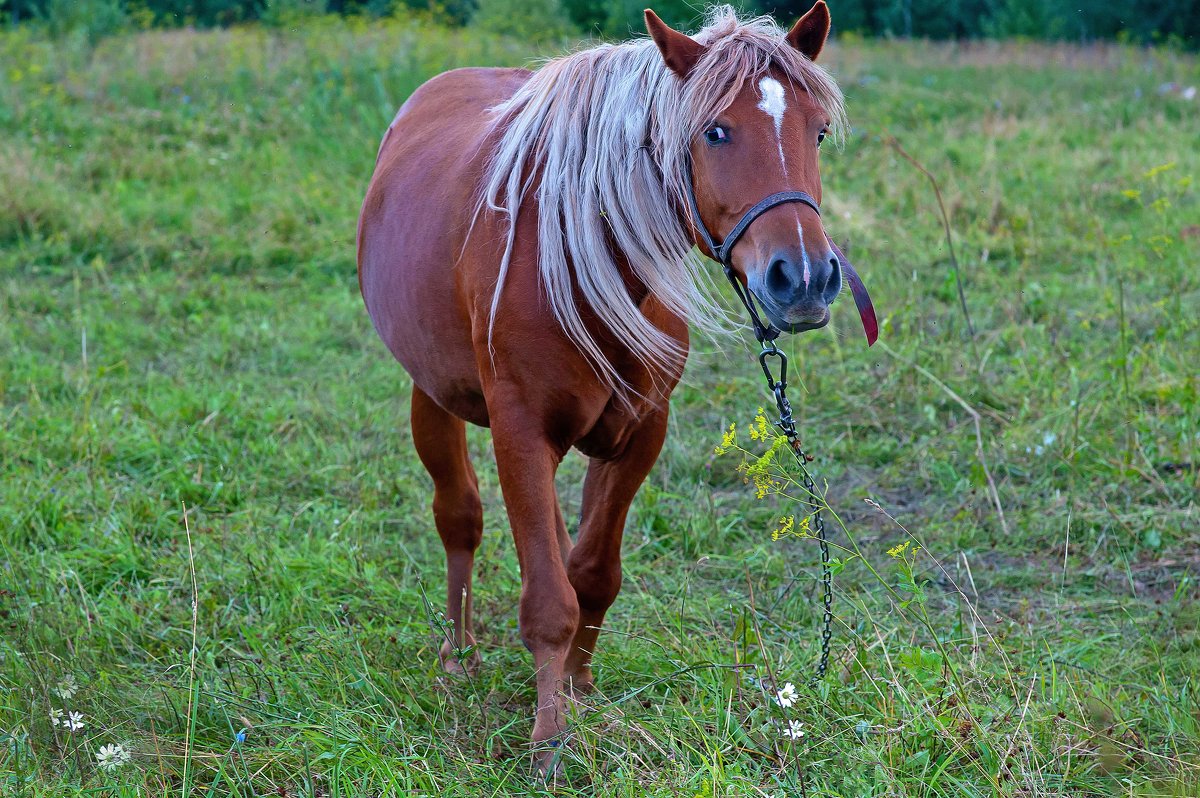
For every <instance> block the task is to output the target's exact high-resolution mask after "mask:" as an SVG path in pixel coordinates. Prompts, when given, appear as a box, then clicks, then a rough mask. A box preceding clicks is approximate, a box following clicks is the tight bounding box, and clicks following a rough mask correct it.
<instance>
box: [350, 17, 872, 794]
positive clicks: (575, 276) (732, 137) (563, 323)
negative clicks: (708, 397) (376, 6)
mask: <svg viewBox="0 0 1200 798" xmlns="http://www.w3.org/2000/svg"><path fill="white" fill-rule="evenodd" d="M645 22H646V29H647V31H648V33H649V38H640V39H636V40H632V41H628V42H624V43H619V44H600V45H598V46H594V47H591V48H590V49H582V50H579V51H577V52H574V53H572V54H569V55H565V56H562V57H559V58H555V59H552V60H550V61H548V62H547V63H545V64H544V65H543V66H541V68H539V69H537V70H536V71H531V70H526V69H484V68H468V69H458V70H454V71H450V72H446V73H443V74H441V75H439V76H437V77H435V78H433V79H431V80H430V81H428V82H427V83H425V84H423V85H422V86H421V87H419V88H418V89H417V90H416V91H415V92H414V93H413V94H412V96H411V97H409V99H408V100H407V101H406V102H405V103H404V104H403V106H402V107H401V108H400V110H399V112H398V113H397V114H396V117H395V119H394V120H393V121H392V123H391V125H390V126H389V127H388V129H387V132H386V134H385V135H384V137H383V140H382V142H381V143H380V146H379V150H378V155H377V158H376V165H375V170H374V173H373V175H372V178H371V181H370V184H369V186H368V188H367V191H366V196H365V198H364V200H363V204H362V211H361V214H360V217H359V221H358V235H357V248H358V275H359V287H360V289H361V292H362V296H363V299H364V302H365V304H366V308H367V311H368V313H369V315H370V317H371V321H372V323H373V324H374V327H375V330H376V331H377V332H378V334H379V336H380V338H382V340H383V342H384V343H385V344H386V346H387V348H388V349H389V350H390V351H391V353H392V354H393V355H394V356H395V358H396V359H397V360H398V361H399V362H400V363H401V365H402V366H403V367H404V368H405V369H406V370H407V372H408V373H409V375H410V376H411V378H412V383H413V388H412V403H411V424H412V439H413V445H414V447H415V449H416V451H417V455H418V456H419V458H420V460H421V462H422V463H423V464H424V466H425V468H426V469H427V470H428V472H429V475H430V476H431V478H432V480H433V519H434V525H435V526H436V528H437V532H438V534H439V536H440V537H441V540H442V543H443V545H444V547H445V552H446V570H447V585H446V618H447V620H448V622H449V625H450V627H451V630H450V632H449V633H448V635H447V637H448V638H449V639H447V640H446V642H445V643H444V644H443V645H442V646H441V650H440V652H439V660H440V662H441V666H442V667H443V668H444V670H445V671H447V672H450V673H462V672H464V671H465V672H468V673H470V672H473V671H474V670H475V669H476V668H477V667H478V666H479V664H480V660H479V655H478V649H477V648H476V640H475V636H474V634H473V630H472V622H471V610H472V568H473V565H474V560H475V552H476V549H477V548H478V546H479V544H480V540H481V537H482V531H483V512H482V505H481V502H480V496H479V489H478V483H477V480H476V475H475V472H474V470H473V467H472V464H471V461H470V459H469V457H468V452H467V442H466V433H465V429H466V424H467V423H471V424H475V425H479V426H482V427H490V428H491V436H492V442H493V447H494V451H495V459H496V467H497V471H498V473H499V478H500V487H501V492H502V495H503V499H504V504H505V507H506V510H507V513H508V519H509V522H510V524H511V527H512V535H513V540H514V542H515V547H516V553H517V558H518V561H519V564H520V571H521V594H520V603H519V609H518V621H519V631H520V638H521V640H522V642H523V643H524V644H525V646H526V648H528V650H529V651H530V652H531V653H532V655H533V663H534V666H535V669H536V689H537V704H536V707H535V710H534V722H533V732H532V742H533V751H534V758H535V760H536V761H537V762H538V763H539V765H540V766H541V767H542V769H543V771H544V770H545V769H546V767H548V763H549V762H550V757H551V756H552V754H553V752H554V747H555V746H556V745H557V744H558V743H559V742H561V740H562V739H563V736H564V733H565V732H566V717H567V715H566V710H567V708H568V705H567V703H566V702H568V701H570V700H572V699H573V697H574V696H576V695H577V694H583V693H586V692H588V691H589V690H591V689H592V688H593V687H594V677H593V673H592V668H591V659H592V652H593V651H594V650H595V647H596V640H597V636H598V634H599V630H600V627H601V625H602V622H603V620H604V616H605V613H606V612H607V611H608V609H609V607H610V606H611V605H612V604H613V602H614V600H615V599H616V597H617V593H618V591H619V590H620V587H621V538H622V533H623V530H624V525H625V518H626V514H627V512H628V510H629V507H630V504H631V502H632V501H633V499H634V496H635V494H636V493H637V491H638V488H639V487H640V485H641V484H642V482H643V480H645V478H646V476H647V474H648V473H649V471H650V469H651V467H652V466H653V465H654V462H655V460H656V459H657V457H658V454H659V451H660V449H661V448H662V446H663V441H664V438H665V436H666V431H667V417H668V411H669V408H668V400H669V398H670V395H671V392H672V390H673V389H674V388H675V386H676V384H677V383H678V382H679V380H680V377H681V375H682V371H683V366H684V361H685V359H686V357H687V354H688V347H689V324H690V325H691V327H692V328H693V329H696V330H699V331H702V332H704V333H706V334H719V333H722V332H728V331H729V330H730V328H731V319H730V316H729V315H728V313H727V312H726V311H723V310H722V308H721V306H720V305H719V304H718V303H716V302H715V301H714V300H713V299H712V298H711V297H710V296H709V291H708V288H709V285H710V284H709V282H708V281H707V279H706V277H705V274H704V272H703V266H702V265H701V264H702V261H700V260H699V259H698V258H696V257H695V256H694V255H693V254H692V253H693V251H694V249H699V251H700V252H701V253H703V254H704V255H707V256H709V257H710V258H713V259H715V260H718V261H720V262H721V263H722V264H723V265H724V266H725V267H726V269H727V272H728V274H729V275H730V277H731V279H732V281H733V283H734V286H735V288H738V289H739V291H740V292H742V295H743V299H744V301H745V302H746V303H747V307H748V308H750V310H751V313H752V316H753V318H754V320H755V324H756V325H759V326H761V327H762V328H763V329H764V330H769V331H770V332H771V333H773V334H778V333H779V332H780V331H787V332H793V333H794V332H800V331H803V330H810V329H815V328H817V327H821V326H824V325H825V324H826V323H827V322H828V321H829V306H830V304H831V303H832V302H833V301H834V299H835V298H836V297H837V295H838V293H839V291H840V290H841V287H842V283H843V281H844V280H850V281H851V284H852V287H854V286H856V285H858V283H857V275H855V274H854V273H853V270H852V268H851V267H850V266H849V263H848V262H846V261H845V259H844V256H841V253H840V251H839V250H837V248H836V247H835V246H834V245H833V243H832V242H831V240H830V238H829V237H828V235H826V232H825V229H824V227H823V226H822V221H821V217H820V214H819V207H820V201H821V179H820V171H819V167H818V148H819V147H820V145H821V142H822V141H823V140H824V139H826V138H827V137H834V138H836V137H839V136H840V135H841V134H842V132H843V131H844V129H845V126H846V122H845V111H844V102H843V97H842V94H841V91H840V90H839V89H838V86H837V84H836V83H835V82H834V80H833V79H832V78H831V77H830V75H829V74H828V72H827V71H826V70H825V69H824V68H822V67H820V66H818V65H817V64H816V63H815V62H816V60H817V57H818V55H819V54H820V53H821V50H822V48H823V47H824V45H825V42H826V38H827V36H828V33H829V25H830V19H829V10H828V8H827V7H826V5H825V3H824V2H823V1H822V0H818V2H817V3H816V4H815V5H814V6H813V7H812V8H811V9H810V10H809V11H808V12H807V13H805V14H804V15H803V16H802V17H801V18H800V19H799V20H798V21H797V22H796V23H795V25H794V26H793V27H792V28H791V29H790V30H789V31H787V32H786V33H785V32H784V30H783V29H782V28H780V27H778V26H777V25H776V24H775V23H774V22H773V21H771V20H769V19H767V18H756V19H740V18H739V17H738V16H737V15H736V13H735V12H734V11H733V10H732V9H731V8H730V7H728V6H722V7H717V8H714V9H710V10H709V12H708V17H707V23H706V24H705V26H704V27H703V28H702V29H701V30H700V31H698V32H697V33H696V34H695V35H694V36H689V35H687V34H685V33H682V32H680V31H677V30H674V29H673V28H671V27H669V26H668V25H667V24H665V23H664V22H663V21H662V20H661V19H660V18H659V17H658V16H657V15H656V14H655V13H654V12H653V11H651V10H649V9H647V10H646V12H645ZM760 198H766V199H765V200H762V201H760ZM714 231H715V232H717V233H723V236H722V242H721V243H720V244H718V243H717V242H718V239H717V237H716V236H714V235H713V232H714ZM756 306H757V307H760V308H761V309H762V311H763V313H764V314H765V316H766V318H767V320H768V322H769V324H767V323H766V322H762V321H760V319H759V316H758V315H757V313H756V312H755V308H756ZM757 329H758V328H757V327H756V330H757ZM572 447H574V448H575V449H577V450H579V451H580V452H582V453H583V454H584V455H586V457H587V458H589V460H588V466H587V472H586V477H585V480H584V488H583V497H582V507H581V518H580V521H579V526H578V531H577V535H576V538H575V539H574V540H572V538H571V536H570V534H569V533H568V532H567V527H566V524H565V523H564V520H563V515H562V511H561V509H560V506H559V503H558V498H557V495H556V493H555V484H554V478H555V472H556V470H557V468H558V466H559V464H560V462H561V461H562V459H563V457H564V456H565V455H566V453H567V452H568V451H569V450H570V449H571V448H572ZM465 652H470V653H469V654H465V655H464V653H465Z"/></svg>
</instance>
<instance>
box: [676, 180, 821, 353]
mask: <svg viewBox="0 0 1200 798" xmlns="http://www.w3.org/2000/svg"><path fill="white" fill-rule="evenodd" d="M687 189H688V201H689V202H691V204H692V224H693V225H694V226H695V227H696V230H698V231H699V232H700V237H701V238H702V239H703V240H704V245H705V246H706V247H708V251H709V252H711V253H712V254H713V257H714V258H715V259H716V260H717V262H718V263H720V264H721V266H722V268H724V269H725V276H726V277H728V278H729V282H730V284H731V285H733V290H734V292H736V293H737V295H738V299H740V300H742V304H743V305H745V306H746V310H748V311H749V312H750V322H751V324H753V325H754V337H755V338H757V339H758V342H759V343H762V342H764V341H774V340H775V339H776V338H778V337H779V335H780V334H781V333H782V332H783V331H782V330H780V329H779V328H778V327H776V326H775V325H773V324H769V323H768V324H764V323H763V320H762V318H760V317H759V315H758V309H757V308H756V307H755V306H754V300H753V299H752V298H751V297H750V289H749V288H747V287H743V286H742V284H741V282H739V281H738V278H737V274H736V273H735V272H734V270H733V245H734V244H736V243H737V242H738V239H739V238H741V237H742V234H743V233H745V232H746V228H747V227H749V226H750V225H751V224H753V223H754V220H755V219H757V218H758V217H760V216H762V215H763V214H764V213H766V212H767V211H769V210H771V209H772V208H774V207H775V206H776V205H783V204H785V203H788V202H799V203H802V204H804V205H807V206H808V207H810V208H812V209H813V211H814V212H815V213H816V214H817V216H820V215H821V208H820V207H819V206H818V205H817V201H816V200H815V199H813V198H812V196H811V195H810V194H807V193H805V192H803V191H778V192H776V193H774V194H772V195H770V196H769V197H766V198H764V199H762V200H759V202H758V204H756V205H755V206H754V207H753V208H751V209H750V210H748V211H746V212H745V213H744V214H742V218H741V219H740V220H738V223H737V224H735V225H734V226H733V229H732V230H730V231H729V235H727V236H725V240H724V241H722V242H721V243H720V244H718V243H717V241H716V239H714V238H713V237H712V234H711V233H709V232H708V228H707V227H705V226H704V220H703V219H702V218H701V217H700V206H699V204H697V202H696V188H695V186H693V185H692V174H691V169H690V168H689V169H688V173H687Z"/></svg>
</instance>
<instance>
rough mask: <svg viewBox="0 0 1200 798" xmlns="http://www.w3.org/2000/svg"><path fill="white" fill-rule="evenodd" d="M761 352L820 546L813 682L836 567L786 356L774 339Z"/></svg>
mask: <svg viewBox="0 0 1200 798" xmlns="http://www.w3.org/2000/svg"><path fill="white" fill-rule="evenodd" d="M759 343H760V344H762V352H760V353H759V355H758V364H759V365H760V366H762V370H763V374H765V375H766V377H767V388H768V390H770V391H771V394H772V395H773V396H774V397H775V406H776V408H778V410H779V420H778V421H776V422H775V426H776V427H779V429H780V430H781V431H782V432H783V434H784V435H785V436H786V437H787V441H788V447H789V448H790V449H791V450H792V454H793V455H794V456H795V458H796V463H797V464H798V465H799V466H800V474H801V484H802V485H803V486H804V490H805V492H806V493H807V494H808V496H807V499H806V501H807V503H808V506H809V508H810V509H811V510H812V514H811V516H810V517H811V518H812V525H813V526H814V527H816V531H817V542H818V543H819V544H820V545H821V601H822V603H823V604H824V610H825V616H824V618H823V619H822V625H821V658H820V660H818V662H817V672H816V675H815V677H814V679H813V681H820V680H821V679H823V678H825V671H826V670H827V669H828V667H829V641H830V638H832V637H833V569H832V568H831V567H830V564H829V539H828V538H827V537H826V536H825V516H824V514H823V513H822V512H821V501H820V500H819V499H818V497H817V485H816V482H815V481H814V480H813V478H812V474H810V473H809V471H808V464H809V463H810V462H812V459H813V458H812V456H811V455H808V454H806V453H805V451H804V449H803V447H802V445H801V443H800V435H799V433H797V432H796V420H795V419H794V418H792V403H791V402H789V401H788V398H787V363H788V361H787V356H786V355H784V354H783V352H781V351H780V350H779V348H778V347H777V346H775V343H774V342H773V341H767V340H762V339H760V340H759ZM771 358H778V359H779V379H775V376H774V375H773V374H772V373H771V366H770V363H769V361H770V359H771Z"/></svg>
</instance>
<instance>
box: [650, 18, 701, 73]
mask: <svg viewBox="0 0 1200 798" xmlns="http://www.w3.org/2000/svg"><path fill="white" fill-rule="evenodd" d="M646 30H647V31H648V32H649V33H650V38H651V39H653V40H654V43H655V44H657V45H658V50H659V52H661V53H662V57H663V61H665V62H666V64H667V66H668V67H669V68H670V70H671V71H672V72H674V73H675V74H676V75H678V76H679V77H681V78H686V77H687V75H688V73H689V72H691V71H692V67H694V66H695V65H696V62H697V61H699V60H700V56H702V55H704V45H702V44H700V42H698V41H696V40H695V39H693V38H692V37H690V36H688V35H686V34H683V33H680V32H679V31H677V30H675V29H674V28H672V27H671V26H670V25H668V24H667V23H665V22H663V21H662V20H661V19H659V18H658V14H655V13H654V12H653V11H651V10H650V9H648V8H647V9H646Z"/></svg>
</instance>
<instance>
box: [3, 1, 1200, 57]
mask: <svg viewBox="0 0 1200 798" xmlns="http://www.w3.org/2000/svg"><path fill="white" fill-rule="evenodd" d="M647 4H649V5H653V7H654V8H655V10H656V11H658V13H659V14H660V15H661V16H663V17H664V18H665V19H667V20H668V21H669V22H671V23H673V24H676V25H681V26H685V27H686V26H688V25H691V24H694V23H696V22H697V16H698V12H697V8H698V7H699V5H700V4H698V3H692V2H688V0H651V2H648V0H537V1H536V2H524V1H523V0H0V18H3V19H7V20H8V21H9V23H10V24H22V23H32V24H44V25H47V26H48V27H50V28H51V29H52V31H54V32H56V33H57V32H63V31H68V30H80V29H82V30H85V31H86V32H88V33H89V34H90V35H92V36H93V37H94V36H102V35H105V34H107V33H110V32H113V31H114V30H119V29H122V28H125V27H129V26H134V27H179V26H197V27H211V26H221V25H232V24H237V23H239V22H247V21H252V20H261V21H263V22H267V23H275V24H286V23H287V22H288V21H289V20H292V19H294V18H295V17H297V16H304V15H311V14H322V13H333V14H365V15H385V14H391V15H424V16H429V17H432V18H434V19H439V20H441V21H445V22H449V23H452V24H459V25H464V24H468V23H470V22H472V20H473V19H474V18H475V17H477V16H482V17H483V18H486V19H502V20H505V22H506V24H507V27H509V28H511V30H509V31H507V32H510V33H518V34H520V33H523V32H524V33H528V34H533V35H536V34H537V33H538V32H539V23H540V22H541V21H544V20H545V21H547V24H546V26H545V27H546V30H547V31H549V32H550V33H551V34H559V33H561V32H562V31H564V30H570V29H575V31H577V32H581V33H591V34H596V35H602V36H616V37H623V36H626V35H628V34H629V33H630V31H640V30H641V12H642V9H643V8H644V7H645V6H646V5H647ZM741 5H742V6H743V7H745V8H746V10H750V11H758V12H764V13H769V14H773V15H774V16H776V17H777V18H779V19H780V20H781V21H782V22H785V23H786V22H787V21H790V20H793V19H795V18H796V17H797V16H798V15H800V14H802V13H803V12H804V11H805V10H807V8H808V7H809V5H811V0H744V1H743V2H742V3H741ZM831 6H832V10H833V16H834V22H835V30H836V31H838V32H842V33H846V32H853V33H857V34H861V35H864V36H898V37H923V38H930V39H974V38H1002V37H1010V36H1023V37H1029V38H1035V39H1049V40H1068V41H1077V42H1090V41H1095V40H1112V39H1115V40H1122V41H1128V42H1133V43H1138V44H1151V43H1154V44H1162V43H1167V44H1172V45H1174V46H1179V47H1184V48H1187V49H1196V48H1197V47H1198V46H1200V2H1197V1H1196V0H1106V1H1105V2H1095V0H1091V1H1090V2H1089V1H1088V0H1083V2H1081V1H1080V0H833V2H832V3H831ZM564 24H565V25H566V26H567V27H566V28H564Z"/></svg>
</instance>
